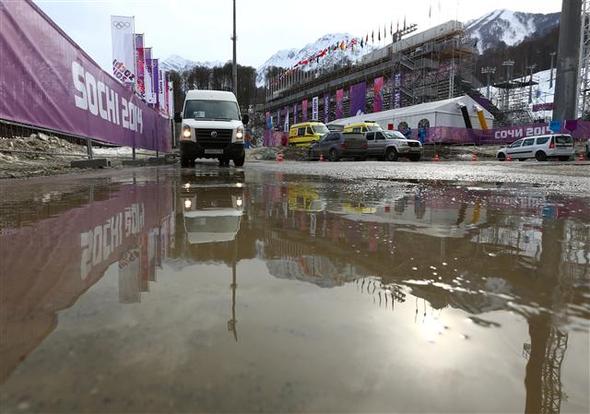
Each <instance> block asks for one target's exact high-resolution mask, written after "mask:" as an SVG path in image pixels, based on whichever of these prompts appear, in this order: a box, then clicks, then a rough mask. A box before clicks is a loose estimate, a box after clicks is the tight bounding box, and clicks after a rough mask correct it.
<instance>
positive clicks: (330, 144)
mask: <svg viewBox="0 0 590 414" xmlns="http://www.w3.org/2000/svg"><path fill="white" fill-rule="evenodd" d="M367 148H368V144H367V140H366V139H365V136H364V134H352V133H343V132H330V133H329V134H326V135H325V136H324V137H323V138H322V140H321V141H320V142H317V143H315V144H313V145H312V146H311V148H310V149H309V159H311V160H317V159H319V158H320V156H323V157H324V158H326V159H328V160H330V161H338V160H340V159H342V158H352V159H355V160H364V159H366V158H367Z"/></svg>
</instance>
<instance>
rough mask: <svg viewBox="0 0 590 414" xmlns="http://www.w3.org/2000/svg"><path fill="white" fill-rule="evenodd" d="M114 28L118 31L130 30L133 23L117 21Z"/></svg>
mask: <svg viewBox="0 0 590 414" xmlns="http://www.w3.org/2000/svg"><path fill="white" fill-rule="evenodd" d="M113 27H114V28H115V29H118V30H123V29H129V28H130V27H131V23H129V22H122V21H116V22H113Z"/></svg>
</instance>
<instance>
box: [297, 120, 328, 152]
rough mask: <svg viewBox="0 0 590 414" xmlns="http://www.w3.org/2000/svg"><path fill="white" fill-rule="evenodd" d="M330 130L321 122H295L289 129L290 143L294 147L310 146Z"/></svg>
mask: <svg viewBox="0 0 590 414" xmlns="http://www.w3.org/2000/svg"><path fill="white" fill-rule="evenodd" d="M329 132H330V131H329V130H328V128H327V127H326V126H325V125H324V124H322V123H321V122H303V123H301V124H295V125H293V126H292V127H291V129H289V145H290V146H293V147H295V146H296V147H309V146H310V145H311V144H313V143H314V142H318V141H319V140H320V139H322V137H323V136H324V135H326V134H327V133H329Z"/></svg>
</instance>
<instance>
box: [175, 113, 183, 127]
mask: <svg viewBox="0 0 590 414" xmlns="http://www.w3.org/2000/svg"><path fill="white" fill-rule="evenodd" d="M174 122H176V123H177V124H180V123H181V122H182V115H181V113H180V112H175V113H174Z"/></svg>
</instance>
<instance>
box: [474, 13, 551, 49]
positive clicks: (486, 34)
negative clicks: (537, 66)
mask: <svg viewBox="0 0 590 414" xmlns="http://www.w3.org/2000/svg"><path fill="white" fill-rule="evenodd" d="M559 17H560V13H551V14H534V13H524V12H514V11H510V10H495V11H493V12H491V13H488V14H485V15H483V16H482V17H480V18H479V19H475V20H472V21H470V22H467V23H466V28H467V32H468V33H469V34H470V36H471V38H473V39H477V41H478V43H477V45H478V48H479V52H480V53H483V52H484V51H486V50H487V49H490V48H493V47H496V46H498V45H500V44H501V43H502V42H504V43H505V44H506V45H507V46H515V45H518V44H520V43H521V42H522V41H523V40H525V39H526V38H528V37H533V36H542V35H544V34H546V33H547V32H548V31H550V30H551V29H553V28H554V27H555V26H557V25H558V24H559Z"/></svg>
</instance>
